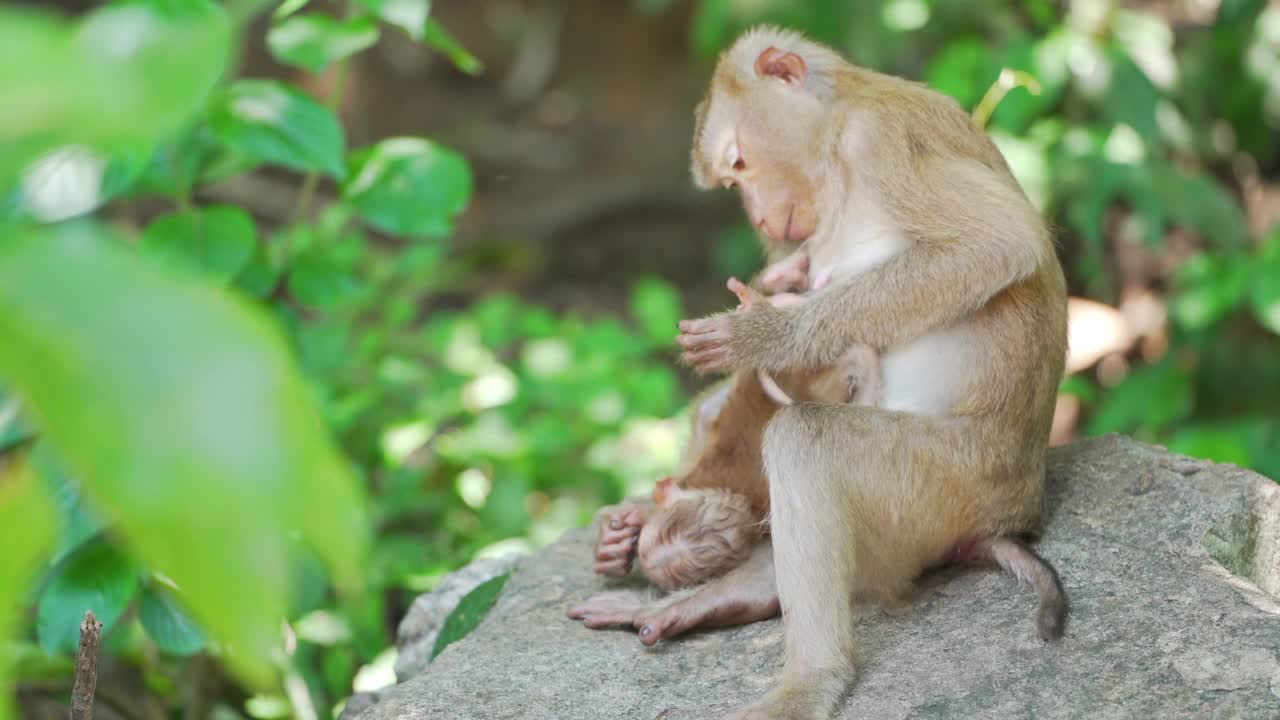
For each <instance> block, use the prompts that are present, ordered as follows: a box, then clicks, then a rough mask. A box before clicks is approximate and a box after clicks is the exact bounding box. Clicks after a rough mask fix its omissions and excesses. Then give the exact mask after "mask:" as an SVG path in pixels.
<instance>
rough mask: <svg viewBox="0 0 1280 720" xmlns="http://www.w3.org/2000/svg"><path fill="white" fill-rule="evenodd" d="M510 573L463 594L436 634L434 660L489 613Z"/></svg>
mask: <svg viewBox="0 0 1280 720" xmlns="http://www.w3.org/2000/svg"><path fill="white" fill-rule="evenodd" d="M510 577H511V575H510V573H508V574H506V575H499V576H497V577H495V578H490V579H488V580H486V581H484V582H482V583H480V584H479V585H477V586H476V587H475V589H473V590H472V591H471V592H469V593H467V594H466V595H463V596H462V599H461V600H459V601H458V606H457V607H455V608H454V609H453V612H451V613H449V617H447V618H445V619H444V625H443V626H442V627H441V628H440V633H439V634H438V635H436V644H435V646H434V647H433V648H432V649H431V659H432V660H434V659H436V657H437V656H438V655H440V652H441V651H442V650H444V649H445V648H446V647H449V645H451V644H453V643H455V642H457V641H458V640H461V639H462V638H464V637H466V636H467V635H468V634H469V633H470V632H471V631H472V630H475V629H476V626H477V625H479V624H480V621H481V620H483V619H484V616H485V615H487V614H489V609H490V608H492V607H493V603H494V602H495V601H496V600H497V599H498V594H499V593H501V592H502V586H503V585H506V584H507V579H508V578H510Z"/></svg>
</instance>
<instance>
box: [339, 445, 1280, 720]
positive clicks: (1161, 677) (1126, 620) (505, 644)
mask: <svg viewBox="0 0 1280 720" xmlns="http://www.w3.org/2000/svg"><path fill="white" fill-rule="evenodd" d="M1049 474H1050V479H1049V501H1048V522H1047V528H1046V533H1045V537H1044V539H1043V541H1042V542H1040V543H1039V545H1038V549H1039V551H1040V553H1041V554H1042V555H1043V556H1044V557H1046V558H1047V559H1049V560H1050V561H1051V562H1052V563H1054V564H1055V565H1056V566H1057V568H1058V570H1059V572H1060V573H1061V575H1062V579H1063V582H1064V584H1065V586H1066V590H1067V593H1068V595H1069V596H1070V598H1071V616H1070V620H1069V622H1068V625H1067V631H1066V637H1065V638H1064V639H1063V640H1062V642H1061V643H1060V644H1056V645H1047V644H1045V643H1043V642H1041V641H1039V640H1037V639H1036V637H1035V634H1034V631H1033V628H1032V622H1031V615H1032V608H1033V605H1034V600H1033V596H1032V593H1031V591H1030V590H1029V589H1028V588H1025V587H1019V586H1018V585H1016V584H1015V583H1014V582H1013V581H1012V580H1011V579H1009V578H1008V577H1006V576H1003V575H1001V574H998V573H996V572H994V571H984V570H980V569H968V570H949V571H944V572H943V573H939V574H936V575H933V576H931V577H929V578H925V579H924V580H923V581H922V583H921V589H920V592H919V594H918V597H917V599H916V602H915V603H914V605H913V606H912V609H911V610H910V611H908V612H907V613H906V614H903V615H895V616H889V615H885V614H883V613H877V612H872V613H868V614H867V615H866V616H865V617H864V618H863V619H862V620H860V621H859V623H858V633H859V640H860V641H861V647H862V648H863V657H864V659H863V661H862V670H861V673H860V677H859V678H858V679H857V682H856V684H855V685H854V686H853V689H852V691H851V693H850V694H849V697H848V699H847V702H846V703H845V705H844V707H843V708H842V709H841V711H840V712H839V717H840V718H848V719H852V718H877V719H882V718H883V719H894V718H959V717H982V718H995V719H1002V718H1031V717H1034V718H1173V717H1178V718H1184V717H1192V718H1280V603H1277V601H1276V598H1275V597H1274V596H1273V594H1274V593H1276V592H1278V591H1280V517H1277V514H1280V513H1278V511H1280V486H1277V485H1276V484H1275V483H1272V482H1271V481H1269V480H1266V479H1265V478H1262V477H1260V476H1258V475H1255V474H1253V473H1250V472H1248V471H1245V470H1240V469H1238V468H1235V467H1231V466H1226V465H1214V464H1212V463H1206V462H1201V461H1196V460H1191V459H1189V458H1183V457H1178V456H1173V455H1170V454H1168V453H1166V452H1164V451H1162V450H1159V449H1156V448H1152V447H1148V446H1145V445H1142V444H1140V443H1137V442H1134V441H1131V440H1127V439H1124V438H1120V437H1114V436H1111V437H1105V438H1098V439H1093V440H1088V441H1084V442H1081V443H1077V444H1075V445H1073V446H1070V447H1068V448H1064V449H1058V450H1055V451H1053V453H1052V456H1051V462H1050V473H1049ZM592 537H593V536H592V534H591V532H590V531H587V530H576V531H572V532H570V533H567V534H566V535H565V537H564V538H562V539H561V540H560V541H558V542H557V543H556V544H554V545H552V546H551V547H548V548H546V549H545V550H543V551H542V552H540V553H539V554H537V555H535V556H533V557H530V558H528V559H526V560H525V561H524V562H523V563H522V564H521V565H520V567H519V568H518V569H517V571H516V572H515V575H514V576H513V577H512V578H511V580H510V581H509V582H508V584H507V585H506V588H505V589H504V591H503V594H502V596H501V597H500V598H499V599H498V602H497V604H496V605H495V606H494V609H493V611H492V612H491V613H490V615H489V616H488V617H487V618H486V619H485V620H484V622H482V623H481V625H480V626H479V627H478V628H477V629H476V630H475V631H474V632H473V633H472V634H471V635H470V636H468V637H467V638H465V639H464V640H462V641H460V642H458V643H455V644H454V645H452V646H450V647H449V648H448V649H447V650H446V651H445V652H444V653H442V654H441V655H440V657H439V658H437V659H436V661H435V662H434V663H432V664H431V665H430V667H429V668H428V669H427V670H426V671H425V672H423V673H421V674H419V675H417V676H416V677H413V678H411V679H409V680H407V681H406V682H403V683H402V684H400V685H398V686H396V687H395V688H393V689H391V690H390V691H389V692H388V693H387V694H386V695H385V697H384V698H383V699H382V700H381V702H379V703H378V704H377V705H374V706H373V707H372V708H370V709H369V710H367V711H365V712H364V714H362V715H361V718H362V720H391V719H392V718H396V719H408V718H415V719H419V718H451V719H463V718H483V719H484V720H503V719H505V718H531V719H546V720H553V719H554V720H600V719H602V718H634V719H636V720H680V719H685V718H688V719H693V718H697V719H699V720H701V719H704V718H715V717H718V715H719V714H720V713H722V712H726V711H728V710H731V709H733V708H735V707H737V706H739V705H741V704H743V703H745V702H747V701H749V700H751V699H753V698H755V697H757V696H758V695H759V694H760V693H761V692H763V691H764V690H765V689H766V688H767V687H768V686H769V684H770V682H771V681H772V680H773V678H774V675H775V673H776V672H777V671H778V668H779V666H780V662H781V649H782V647H781V633H780V628H781V625H780V623H779V621H778V620H773V621H769V622H764V623H756V624H754V625H749V626H746V627H740V628H730V629H724V630H716V631H710V632H703V633H698V634H694V635H691V636H689V637H686V638H684V639H680V640H676V641H673V642H668V643H663V644H660V645H659V646H657V647H655V648H653V649H646V648H644V647H643V646H642V645H641V644H640V643H639V641H638V640H637V639H636V636H635V634H634V633H632V632H626V631H621V630H618V631H595V630H588V629H586V628H584V627H582V626H581V625H579V624H577V623H575V622H573V621H570V620H568V619H567V618H566V617H565V609H566V608H567V607H568V606H569V605H570V604H571V603H574V602H576V601H578V600H581V599H583V598H585V597H587V596H589V595H591V594H592V593H594V592H596V591H599V590H601V589H604V588H605V587H606V583H605V582H604V581H603V580H601V579H599V578H597V577H595V576H593V575H592V574H591V570H590V548H591V544H592ZM1215 558H1216V559H1217V560H1218V561H1220V562H1221V563H1222V565H1220V564H1219V562H1215ZM1223 565H1225V566H1226V567H1228V568H1231V571H1228V570H1226V569H1224V567H1223ZM1233 572H1234V573H1236V574H1232V573H1233ZM1258 586H1261V587H1264V588H1267V590H1268V591H1269V592H1270V593H1272V594H1269V593H1268V592H1263V591H1261V590H1259V589H1258Z"/></svg>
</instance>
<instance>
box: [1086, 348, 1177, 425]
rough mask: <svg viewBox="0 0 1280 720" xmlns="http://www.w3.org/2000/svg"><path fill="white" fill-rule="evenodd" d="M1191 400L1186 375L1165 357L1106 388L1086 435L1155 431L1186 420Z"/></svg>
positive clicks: (1171, 360) (1170, 359)
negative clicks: (1183, 419) (1117, 383)
mask: <svg viewBox="0 0 1280 720" xmlns="http://www.w3.org/2000/svg"><path fill="white" fill-rule="evenodd" d="M1194 401H1195V395H1194V389H1193V386H1192V384H1191V377H1190V375H1189V373H1187V372H1186V371H1185V370H1183V369H1182V368H1180V367H1178V365H1177V364H1176V363H1174V361H1173V359H1172V358H1168V357H1166V358H1165V359H1164V360H1162V361H1160V362H1159V363H1157V364H1155V365H1151V366H1148V367H1142V368H1137V369H1135V370H1134V371H1133V372H1132V373H1130V374H1129V376H1128V377H1127V378H1125V379H1124V381H1123V382H1121V383H1120V384H1119V385H1117V386H1115V387H1113V388H1110V389H1108V390H1107V391H1106V392H1105V394H1104V395H1103V397H1102V402H1101V403H1100V404H1099V406H1098V409H1097V411H1096V412H1095V413H1094V415H1093V417H1092V418H1090V420H1089V434H1090V435H1101V434H1103V433H1109V432H1126V433H1131V432H1134V431H1137V430H1154V429H1158V428H1161V427H1164V426H1166V425H1168V424H1170V423H1172V422H1174V421H1177V420H1181V419H1182V418H1185V417H1186V416H1187V415H1188V414H1189V413H1190V412H1191V409H1192V406H1193V404H1194Z"/></svg>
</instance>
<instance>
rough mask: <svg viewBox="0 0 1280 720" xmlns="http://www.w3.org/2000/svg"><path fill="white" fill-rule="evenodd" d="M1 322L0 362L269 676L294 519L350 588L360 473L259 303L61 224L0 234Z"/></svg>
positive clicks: (226, 636)
mask: <svg viewBox="0 0 1280 720" xmlns="http://www.w3.org/2000/svg"><path fill="white" fill-rule="evenodd" d="M86 318H92V322H87V321H86ZM0 337H3V338H4V339H5V343H4V349H3V352H0V377H3V378H5V380H6V381H7V382H9V383H11V384H12V387H13V388H14V389H15V390H16V391H18V392H19V393H20V394H21V395H22V397H23V398H24V401H25V403H26V407H27V408H28V409H29V411H30V414H31V416H32V418H33V421H34V422H36V424H37V425H38V426H39V427H40V428H41V429H42V431H43V432H44V435H45V437H47V438H48V439H49V441H50V442H51V443H52V445H53V447H54V448H55V449H56V450H57V452H58V455H59V457H61V458H63V459H65V460H66V462H67V465H68V467H69V469H70V470H71V471H72V473H73V474H74V475H75V476H76V477H78V478H80V479H81V481H82V482H83V487H84V491H85V493H86V494H87V495H88V496H89V497H90V498H91V499H92V500H93V501H94V508H95V509H96V510H98V511H99V512H100V514H101V515H102V517H103V519H104V520H107V521H109V522H111V523H112V525H113V528H114V529H115V531H116V532H117V533H118V534H119V536H120V537H121V538H122V539H123V540H124V541H125V543H126V544H127V546H128V547H129V548H130V549H131V551H133V552H134V553H136V556H137V557H138V559H139V560H140V561H141V562H142V563H144V564H145V566H146V567H148V568H150V569H152V570H154V571H156V572H158V573H161V574H163V575H164V576H166V577H168V578H170V579H172V580H173V582H174V583H175V584H176V585H177V586H178V587H179V588H181V590H182V592H183V598H184V601H185V605H186V607H187V608H188V609H189V610H190V611H191V613H192V615H193V616H194V617H195V618H197V619H198V620H199V622H200V623H201V626H202V627H204V628H205V629H206V630H208V631H209V632H210V634H211V636H212V637H214V638H216V639H218V641H219V642H220V644H221V645H222V646H224V647H226V648H228V652H227V653H226V654H225V655H224V658H225V659H226V660H227V661H228V662H229V663H230V667H231V668H232V669H233V670H235V671H236V672H237V673H238V674H239V675H240V676H241V677H242V678H244V679H245V680H247V681H250V682H254V683H258V684H262V683H264V682H265V681H266V680H267V678H268V677H269V676H270V674H271V668H272V666H273V665H272V657H274V655H273V653H274V652H276V648H277V646H278V642H279V637H280V619H281V617H283V616H284V614H285V611H286V608H287V607H288V601H289V585H288V568H289V565H288V552H289V548H290V546H291V544H292V542H293V541H291V540H290V539H289V535H290V533H294V532H297V533H298V534H299V536H300V538H301V539H302V540H303V541H304V542H306V543H307V544H308V545H309V546H311V547H313V548H314V549H315V550H316V551H317V553H318V554H319V555H320V556H321V557H322V558H323V559H324V560H325V561H326V563H327V564H328V567H329V569H330V571H331V572H332V573H333V577H334V582H335V584H336V585H337V586H338V587H339V588H341V589H347V590H350V589H354V588H358V587H359V586H360V584H361V576H362V567H363V565H362V557H363V555H364V552H365V548H366V546H367V532H368V526H367V523H366V520H365V514H364V502H363V497H362V493H361V491H360V486H359V485H358V484H357V483H356V481H355V478H354V477H353V476H352V474H351V472H350V469H349V467H348V466H347V464H346V463H345V462H344V461H343V460H342V458H341V457H340V456H339V455H338V453H337V452H336V450H335V448H334V447H333V445H332V444H331V442H330V441H329V439H328V438H327V437H326V436H325V435H324V434H323V431H322V430H321V427H322V426H321V419H320V416H319V413H318V412H317V410H316V408H315V406H314V404H313V401H312V399H311V396H310V392H309V390H308V388H307V386H306V385H305V383H304V381H303V380H302V378H301V376H300V374H299V372H298V371H297V368H296V367H295V365H294V364H293V361H292V353H291V352H290V351H289V349H288V348H287V346H286V344H285V342H284V339H283V338H282V337H281V335H280V333H279V330H278V327H277V325H276V324H275V322H273V321H272V320H271V319H270V318H269V317H268V316H266V315H264V314H263V313H261V312H260V311H258V310H256V309H255V306H253V305H250V304H249V303H247V302H244V301H242V300H240V299H239V298H238V297H237V296H235V295H234V294H232V293H228V292H227V291H226V290H225V289H224V288H222V287H219V286H218V285H216V284H214V283H211V282H208V281H205V280H203V279H201V278H199V277H198V276H194V275H188V274H174V273H172V272H167V271H165V270H163V269H162V268H158V267H157V266H156V265H155V264H154V263H150V262H146V261H145V260H143V259H141V258H138V257H137V255H136V254H135V253H133V252H131V251H130V250H129V249H128V248H127V247H124V245H123V243H122V242H121V241H119V240H118V239H115V238H112V237H109V236H107V235H105V234H103V233H102V232H101V231H98V230H97V229H95V228H94V227H93V226H92V225H88V224H76V225H60V226H54V227H51V228H46V229H42V230H29V231H27V232H25V233H23V234H21V235H19V236H18V237H16V238H12V239H10V241H9V242H7V243H6V244H4V245H3V246H0ZM4 554H5V553H0V556H2V555H4Z"/></svg>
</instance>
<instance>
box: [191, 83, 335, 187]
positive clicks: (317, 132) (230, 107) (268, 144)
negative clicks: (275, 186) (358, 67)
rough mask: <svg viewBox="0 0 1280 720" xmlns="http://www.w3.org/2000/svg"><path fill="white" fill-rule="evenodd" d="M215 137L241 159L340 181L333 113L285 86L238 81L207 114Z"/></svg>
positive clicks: (219, 97)
mask: <svg viewBox="0 0 1280 720" xmlns="http://www.w3.org/2000/svg"><path fill="white" fill-rule="evenodd" d="M209 126H210V128H211V129H212V130H213V133H214V135H215V136H216V137H217V138H218V140H219V141H221V142H222V143H223V144H225V145H226V146H227V147H229V148H231V149H232V150H233V151H234V152H236V153H237V154H239V155H240V156H242V157H245V158H248V159H251V160H255V161H258V162H264V163H270V164H274V165H281V166H283V167H287V168H290V169H293V170H298V171H302V172H307V171H312V170H315V171H319V172H323V173H327V174H328V175H331V176H333V177H334V178H337V179H342V177H343V175H344V174H345V172H346V170H345V168H344V167H343V164H342V153H343V146H344V141H343V138H342V126H341V125H340V124H339V123H338V118H337V117H335V116H334V114H333V111H331V110H329V108H326V107H325V106H323V105H321V104H320V103H318V102H316V101H315V100H312V99H311V98H309V97H307V96H306V95H303V94H302V93H300V92H298V91H297V90H295V89H293V88H291V87H289V86H287V85H284V84H283V83H278V82H273V81H270V80H240V81H238V82H236V83H234V84H232V85H231V86H230V87H228V88H227V89H226V90H224V91H223V92H222V93H221V94H220V95H219V96H218V97H217V98H216V99H215V101H214V103H213V106H212V108H211V109H210V111H209Z"/></svg>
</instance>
